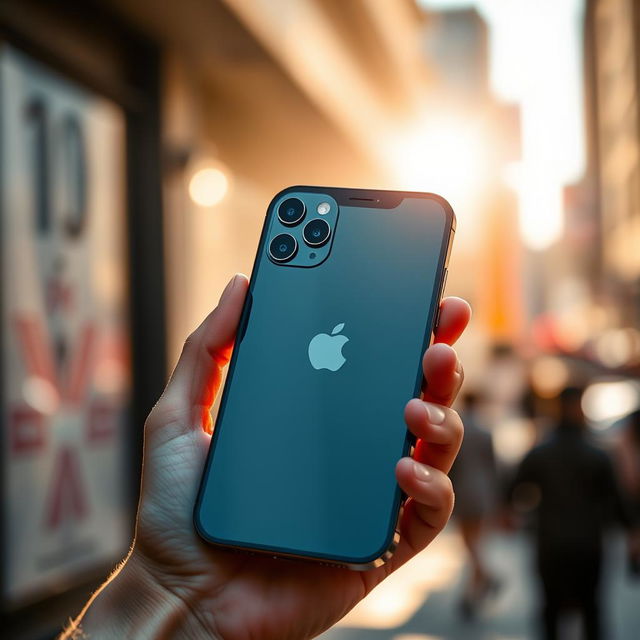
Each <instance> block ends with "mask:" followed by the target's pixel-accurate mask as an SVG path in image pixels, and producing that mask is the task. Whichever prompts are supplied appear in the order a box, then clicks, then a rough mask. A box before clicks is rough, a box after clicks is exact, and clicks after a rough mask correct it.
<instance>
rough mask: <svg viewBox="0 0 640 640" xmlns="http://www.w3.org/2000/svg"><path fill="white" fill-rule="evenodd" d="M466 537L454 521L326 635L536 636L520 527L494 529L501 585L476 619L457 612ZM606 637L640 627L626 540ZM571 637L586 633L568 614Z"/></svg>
mask: <svg viewBox="0 0 640 640" xmlns="http://www.w3.org/2000/svg"><path fill="white" fill-rule="evenodd" d="M462 553H463V550H462V546H461V541H460V539H459V537H458V535H457V533H456V532H455V530H454V529H453V528H452V527H449V528H448V530H447V531H445V532H444V533H443V534H442V536H440V538H439V539H437V540H436V541H435V542H434V544H433V545H432V547H430V548H429V549H427V550H426V551H424V552H423V553H422V554H421V555H420V556H419V557H418V558H416V559H415V561H414V562H412V563H410V564H409V565H408V566H406V567H404V568H403V569H401V570H400V571H398V572H397V573H396V574H395V575H394V576H393V577H392V578H391V579H390V580H388V581H387V582H385V583H384V584H383V585H381V587H379V588H378V589H377V590H375V591H374V592H373V593H372V594H371V595H370V596H369V597H368V598H367V599H366V600H364V601H363V602H362V603H361V604H360V606H358V607H356V608H355V609H354V610H353V611H352V612H351V613H350V614H349V615H348V616H347V617H346V618H345V619H344V620H343V621H342V622H341V623H340V625H339V626H338V627H336V628H334V629H333V630H331V631H329V632H327V633H325V634H323V635H322V636H321V638H322V639H323V640H530V639H534V638H536V635H535V626H534V624H535V620H534V615H535V607H536V606H537V605H536V603H537V597H536V592H535V583H533V581H532V580H531V578H530V577H529V576H530V573H529V566H530V551H529V548H528V545H527V539H526V538H525V537H524V535H522V534H516V535H503V534H500V535H496V536H494V537H493V539H492V540H491V541H490V543H489V545H488V557H489V558H490V560H491V565H492V567H493V568H494V571H495V572H496V574H497V575H499V576H500V578H501V580H502V581H503V586H502V589H501V591H500V592H499V594H498V595H497V596H496V598H495V599H494V600H493V601H492V602H490V603H487V606H486V607H485V608H484V610H483V612H482V613H481V614H480V615H479V616H478V617H477V618H476V619H475V620H473V621H464V620H463V619H462V618H461V617H460V616H459V615H458V604H459V598H460V592H461V587H462V584H461V580H462V577H463V575H464V574H463V572H464V567H463V562H462V557H463V555H462ZM609 559H610V561H609V565H608V569H607V585H608V587H607V589H606V594H607V595H606V600H607V607H608V608H607V613H608V620H609V621H610V623H611V624H610V625H609V626H610V627H613V631H612V632H610V633H608V634H607V635H606V636H605V637H606V638H607V640H636V639H637V637H638V629H640V608H639V607H638V603H639V602H640V580H636V581H635V582H634V581H630V580H629V579H628V578H627V576H626V569H625V558H624V546H623V542H622V541H621V540H619V539H617V538H616V539H615V540H613V541H612V543H611V544H610V556H609ZM566 632H567V637H568V638H571V639H572V640H573V639H575V640H579V638H580V637H581V635H580V631H579V628H578V624H577V621H575V620H574V621H572V620H568V621H567V629H566Z"/></svg>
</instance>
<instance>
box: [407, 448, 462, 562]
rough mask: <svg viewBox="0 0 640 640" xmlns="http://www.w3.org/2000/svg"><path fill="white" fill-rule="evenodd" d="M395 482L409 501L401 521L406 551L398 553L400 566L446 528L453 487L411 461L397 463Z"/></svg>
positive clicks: (435, 471) (440, 474) (435, 472)
mask: <svg viewBox="0 0 640 640" xmlns="http://www.w3.org/2000/svg"><path fill="white" fill-rule="evenodd" d="M396 478H397V480H398V484H399V485H400V488H401V489H402V490H403V491H404V492H405V493H406V494H407V496H408V497H409V499H408V500H407V501H406V503H405V506H404V509H403V512H402V518H401V521H400V539H401V541H402V540H404V544H405V545H406V547H408V548H405V549H404V551H402V550H401V549H399V551H401V554H400V556H401V557H400V558H399V560H400V562H402V561H403V560H406V556H407V555H415V554H416V553H418V551H421V550H422V549H424V548H425V547H426V546H427V545H428V544H429V543H430V542H431V541H432V540H433V539H434V538H435V537H436V535H437V534H438V533H439V532H440V531H441V530H442V529H443V528H444V526H445V525H446V524H447V521H448V520H449V517H450V516H451V511H452V509H453V487H452V485H451V480H449V477H448V476H447V475H446V474H445V473H443V472H442V471H440V470H439V469H435V468H433V467H429V466H427V465H425V464H422V463H420V462H417V461H416V460H413V459H411V458H402V459H401V460H399V461H398V464H397V466H396ZM402 555H405V558H402Z"/></svg>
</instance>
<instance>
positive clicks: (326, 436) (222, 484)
mask: <svg viewBox="0 0 640 640" xmlns="http://www.w3.org/2000/svg"><path fill="white" fill-rule="evenodd" d="M314 190H315V189H314ZM304 191H305V188H304V187H297V188H295V189H292V190H289V193H288V194H287V195H291V194H292V193H293V194H294V195H295V194H300V193H304ZM321 191H322V190H321ZM338 191H339V190H335V189H334V190H332V189H326V190H324V192H325V193H329V194H333V195H336V192H338ZM284 197H286V196H284ZM341 197H342V202H345V201H346V200H345V199H344V196H341ZM282 198H283V196H282V194H280V195H279V196H278V197H276V199H274V201H273V202H272V204H271V206H270V209H269V211H268V214H267V222H266V223H265V229H267V230H268V229H269V224H270V222H269V221H270V220H271V219H272V216H275V211H274V210H275V207H276V206H277V204H278V203H279V202H281V201H282ZM336 198H338V195H336ZM451 224H452V214H451V213H450V210H449V213H448V212H447V211H446V209H445V208H444V207H443V205H442V204H441V202H440V201H439V200H437V199H435V198H434V199H430V198H425V197H405V198H404V199H403V200H402V201H401V202H400V204H399V205H398V206H397V207H394V208H391V209H385V208H372V207H366V206H348V205H345V204H341V205H340V210H339V217H338V219H337V223H336V227H335V229H334V230H333V233H334V237H333V244H332V246H331V251H330V254H329V256H328V257H327V259H326V260H325V261H324V262H323V263H322V264H320V265H318V266H315V267H313V268H303V267H292V266H287V265H281V264H276V263H274V262H272V261H271V260H270V258H269V256H268V253H267V247H268V244H269V241H270V237H269V236H273V235H274V234H273V233H272V232H264V233H263V237H262V240H261V243H260V248H259V250H258V256H257V258H256V263H255V266H254V272H253V275H252V281H251V286H250V300H249V301H248V302H247V309H246V311H245V317H246V329H245V330H244V335H243V336H242V337H241V338H239V339H238V341H237V344H236V347H235V353H234V357H233V360H232V363H231V367H230V371H229V376H228V381H227V384H226V386H225V392H224V397H223V400H222V403H221V409H220V413H219V416H218V420H217V423H216V426H215V432H214V436H213V442H212V447H211V451H210V453H209V458H208V461H207V469H206V472H205V476H204V479H203V483H202V487H201V491H200V495H199V499H198V504H197V507H196V524H197V527H198V530H199V531H200V533H201V535H203V536H204V537H205V538H206V539H208V540H210V541H211V542H217V543H222V544H227V545H232V546H236V547H245V548H250V549H263V550H270V551H273V552H274V553H278V552H281V553H289V554H295V555H302V556H309V557H316V558H325V559H330V560H332V561H336V562H341V561H343V562H366V561H368V560H371V559H374V558H376V557H378V556H379V555H380V554H381V553H383V552H384V551H385V549H386V547H387V546H388V545H389V543H390V540H391V537H392V535H393V532H394V528H395V525H396V518H397V514H398V509H399V505H400V498H401V495H400V491H399V489H398V487H397V484H396V481H395V474H394V469H395V465H396V463H397V461H398V460H399V458H400V457H402V456H403V455H405V454H406V453H407V451H408V449H409V446H410V439H409V437H408V435H407V431H406V426H405V423H404V419H403V412H404V406H405V404H406V402H407V401H408V400H409V398H411V397H412V396H414V395H417V394H418V393H419V388H420V381H421V360H422V352H423V350H424V348H425V346H426V345H427V344H428V342H429V338H430V332H431V329H432V324H433V320H434V315H435V312H436V309H437V304H438V302H439V295H438V294H439V292H440V287H441V285H442V281H441V280H442V276H443V271H444V269H443V267H444V258H445V254H446V251H447V245H448V241H449V233H450V229H451ZM300 251H310V249H309V248H308V247H304V246H301V247H300ZM249 305H250V306H249ZM341 324H344V327H343V328H342V329H341V330H340V331H338V332H337V335H338V336H344V337H345V338H348V341H347V342H344V340H342V341H340V342H342V343H344V346H343V348H342V354H343V356H344V358H345V359H346V361H345V362H344V364H343V365H342V366H341V367H340V368H339V369H338V370H336V371H331V370H329V369H319V370H318V369H315V368H314V367H313V366H312V364H311V362H310V355H309V344H310V341H311V340H312V339H313V338H314V336H316V335H318V334H323V333H324V334H326V337H323V341H324V342H323V348H325V349H327V348H328V349H329V350H331V347H333V346H336V345H335V344H332V343H331V340H332V338H334V337H335V336H331V333H332V331H333V330H334V329H335V328H336V327H337V325H341ZM243 329H244V327H243ZM327 340H328V342H327ZM321 351H322V349H321ZM320 355H321V356H322V353H321V354H320ZM334 355H335V354H334ZM320 359H321V360H322V358H320ZM316 364H318V363H316ZM320 364H322V362H321V363H320Z"/></svg>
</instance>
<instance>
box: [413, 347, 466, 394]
mask: <svg viewBox="0 0 640 640" xmlns="http://www.w3.org/2000/svg"><path fill="white" fill-rule="evenodd" d="M422 372H423V374H424V383H423V385H422V393H423V396H424V399H425V400H427V401H428V402H433V403H435V404H442V405H445V406H449V405H450V404H451V403H452V402H453V400H454V399H455V397H456V395H457V394H458V391H459V390H460V387H461V386H462V382H463V380H464V371H463V369H462V364H461V363H460V361H459V360H458V355H457V354H456V352H455V350H454V349H453V347H450V346H449V345H448V344H444V343H442V342H440V343H437V344H432V345H431V346H430V347H429V348H428V349H427V350H426V352H425V354H424V358H423V359H422Z"/></svg>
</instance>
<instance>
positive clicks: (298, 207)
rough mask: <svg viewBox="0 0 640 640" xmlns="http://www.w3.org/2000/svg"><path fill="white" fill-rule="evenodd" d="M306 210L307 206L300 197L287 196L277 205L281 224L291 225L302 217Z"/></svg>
mask: <svg viewBox="0 0 640 640" xmlns="http://www.w3.org/2000/svg"><path fill="white" fill-rule="evenodd" d="M306 212H307V208H306V206H305V204H304V202H302V200H300V198H287V199H286V200H285V201H284V202H282V203H281V204H280V206H279V207H278V218H279V220H280V222H282V224H284V225H286V226H288V227H292V226H293V225H295V224H298V223H299V222H300V221H301V220H302V218H304V214H305V213H306Z"/></svg>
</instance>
